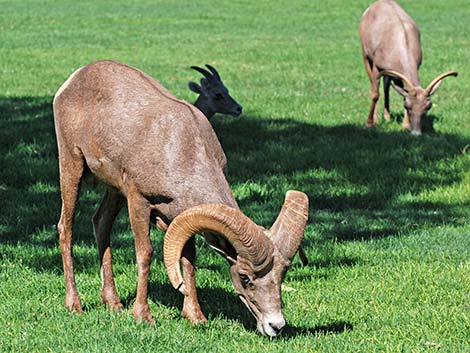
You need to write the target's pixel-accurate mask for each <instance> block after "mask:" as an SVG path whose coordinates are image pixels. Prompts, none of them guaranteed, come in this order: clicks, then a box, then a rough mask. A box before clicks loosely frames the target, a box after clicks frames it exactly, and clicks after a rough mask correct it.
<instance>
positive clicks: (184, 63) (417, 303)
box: [0, 0, 470, 353]
mask: <svg viewBox="0 0 470 353" xmlns="http://www.w3.org/2000/svg"><path fill="white" fill-rule="evenodd" d="M400 3H401V4H402V6H403V7H404V8H405V9H406V10H407V12H408V13H409V14H410V15H411V16H412V17H413V18H414V19H415V20H416V21H417V23H418V25H419V26H420V28H421V32H422V36H421V38H422V46H423V52H424V61H423V65H422V67H421V70H420V72H421V80H422V85H423V86H426V85H427V84H428V83H429V82H430V81H431V80H432V79H433V78H434V77H435V76H437V75H438V74H440V73H442V72H444V71H448V70H457V71H459V77H457V78H447V79H446V80H445V81H444V83H443V85H442V87H441V88H440V90H439V92H438V93H437V94H436V95H435V96H433V103H434V106H433V108H432V110H431V111H430V116H429V119H428V122H429V124H428V126H429V127H428V132H427V133H425V134H424V135H423V136H421V137H419V138H416V137H413V136H411V135H410V134H409V133H407V132H404V131H402V130H401V127H400V126H401V125H400V120H401V119H402V117H403V108H402V99H401V98H400V97H399V96H398V94H396V93H395V92H392V93H391V101H392V102H391V103H392V106H391V108H392V113H393V117H394V121H392V122H390V123H384V122H382V123H381V124H380V126H378V127H376V128H373V129H371V130H366V129H365V128H364V122H365V119H366V116H367V112H368V109H369V104H370V93H369V81H368V78H367V76H366V73H365V70H364V67H363V63H362V58H361V52H360V43H359V35H358V24H359V20H360V17H361V15H362V13H363V11H364V10H365V8H366V7H367V6H368V4H369V1H368V0H367V1H366V0H358V1H348V0H336V1H326V2H325V1H318V0H291V1H289V2H287V3H286V2H282V1H266V0H260V1H248V0H238V1H198V2H193V3H191V4H186V5H183V2H177V1H169V0H167V1H150V0H142V1H138V2H128V1H127V2H126V1H90V0H85V1H70V0H63V1H60V2H59V1H51V0H44V1H38V0H23V1H13V0H0V8H1V9H2V11H1V13H0V33H1V41H0V43H1V48H0V351H1V352H9V351H14V352H48V351H52V352H63V351H67V352H144V351H149V352H234V351H239V352H437V351H439V352H453V353H454V352H470V147H469V146H470V116H469V111H470V96H469V94H468V92H469V91H470V80H469V79H468V77H469V75H470V64H469V63H470V62H469V58H470V27H469V23H470V7H469V6H468V0H449V1H445V2H443V1H438V0H426V1H425V0H419V1H411V0H406V1H405V0H403V1H400ZM98 59H114V60H118V61H121V62H125V63H127V64H130V65H133V66H136V67H138V68H140V69H142V70H144V71H145V72H147V73H149V74H150V75H152V76H153V77H155V78H156V79H158V80H159V81H160V82H162V83H163V84H164V85H165V86H166V87H167V88H168V89H169V90H170V91H172V92H173V93H174V94H175V95H176V96H178V97H181V98H183V99H185V100H188V101H190V102H193V101H194V100H195V95H194V94H193V93H191V92H190V91H189V89H187V82H188V81H189V80H197V79H199V77H200V75H199V74H198V73H196V72H194V71H192V70H189V66H190V65H199V66H202V65H204V64H205V63H210V64H212V65H214V66H215V67H216V68H217V69H218V70H219V72H220V73H221V75H222V78H223V79H224V80H225V83H226V85H227V86H228V87H229V89H230V90H231V93H232V95H233V96H234V98H235V99H236V100H237V101H238V102H240V104H242V105H243V107H244V114H243V115H242V116H241V117H240V118H231V117H224V116H217V117H215V118H214V129H215V131H216V133H217V134H218V136H219V138H220V141H221V143H222V145H223V147H224V149H225V151H226V154H227V157H228V163H229V176H228V179H229V182H230V184H231V187H232V190H233V192H234V195H235V196H236V199H237V201H238V202H239V205H240V207H241V208H242V210H243V211H244V212H245V213H246V214H247V215H248V216H250V217H251V218H252V219H253V220H254V221H256V222H257V223H258V224H261V225H264V226H270V225H271V223H272V222H273V221H274V219H275V217H276V216H277V214H278V212H279V209H280V207H281V204H282V201H283V197H284V194H285V192H286V190H288V189H292V188H293V189H298V190H302V191H304V192H306V193H307V194H308V195H309V197H310V201H311V207H310V220H309V224H308V226H307V229H306V233H305V239H304V242H303V245H304V249H305V250H306V252H307V255H308V256H309V258H310V260H311V264H310V265H309V266H308V267H302V265H301V263H300V260H299V259H298V258H296V259H295V261H294V263H293V266H292V268H291V270H290V271H289V272H288V273H287V277H286V280H285V289H284V292H283V299H284V316H285V319H286V321H287V323H288V326H287V327H286V328H285V330H284V333H283V335H282V336H281V337H280V338H278V339H274V340H270V339H267V338H265V337H262V336H260V335H259V334H258V333H257V332H256V327H255V320H254V318H252V317H251V315H250V314H249V312H248V311H247V309H246V308H245V307H244V306H243V304H242V303H241V302H240V301H239V299H238V298H237V297H236V295H235V293H234V290H233V287H232V284H231V281H230V277H229V268H228V266H227V265H226V263H225V261H224V260H223V259H222V258H221V257H219V256H218V255H217V254H215V253H214V252H213V251H211V250H210V249H208V247H207V246H205V244H204V243H203V241H201V240H199V241H198V254H199V257H198V278H197V281H198V282H197V283H198V290H199V298H200V301H201V305H202V308H203V310H204V312H205V313H206V315H207V316H208V319H209V323H208V324H207V325H204V326H191V325H190V324H189V323H188V322H187V321H186V320H184V319H182V318H181V317H180V312H181V307H182V296H181V295H180V294H179V293H178V292H177V291H175V290H174V289H173V288H172V287H171V286H170V283H169V280H168V278H167V275H166V273H165V269H164V266H163V261H162V239H163V233H161V232H160V231H158V230H156V229H153V230H152V242H153V244H154V249H155V256H154V261H153V264H152V272H151V282H150V298H149V301H150V307H151V311H152V314H153V315H154V318H155V321H156V323H155V325H153V326H150V325H147V324H137V323H135V321H134V319H133V317H132V305H133V302H134V298H135V291H136V280H137V269H136V266H135V252H134V248H133V237H132V233H131V231H130V226H129V224H128V220H127V214H126V213H125V212H123V213H122V215H121V217H120V218H119V219H118V221H117V223H116V225H115V228H114V231H115V233H114V237H113V249H114V250H113V251H114V253H113V254H114V264H115V268H114V270H115V274H116V282H117V288H118V292H119V295H120V297H121V299H122V301H123V303H124V304H125V307H126V310H125V311H124V312H122V313H118V314H116V313H109V312H108V311H107V310H106V309H105V308H104V307H103V306H102V305H101V303H100V299H99V291H100V275H99V261H98V256H97V251H96V246H95V243H94V238H93V234H92V227H91V222H90V219H91V216H92V214H93V213H94V211H95V209H96V208H97V206H98V204H99V202H100V198H101V194H102V191H103V189H102V187H97V188H91V187H88V186H85V187H84V188H83V189H82V193H81V198H80V205H79V209H78V212H77V214H76V221H75V228H74V231H75V233H74V236H75V239H74V244H75V248H74V253H75V254H74V255H75V263H76V276H77V286H78V290H79V292H80V294H81V299H82V304H83V305H84V309H85V313H84V314H83V315H77V314H72V313H69V312H68V311H66V310H65V308H64V305H63V302H64V297H65V295H64V293H65V290H64V279H63V270H62V262H61V255H60V249H59V246H58V237H57V232H56V227H55V224H56V223H57V221H58V219H59V213H60V193H59V185H58V163H57V148H56V141H55V134H54V126H53V116H52V106H51V103H52V97H53V95H54V94H55V92H56V90H57V89H58V87H59V86H60V85H61V84H62V83H63V82H64V81H65V79H66V78H67V77H68V76H69V75H70V74H71V73H72V72H73V71H74V70H75V69H76V68H78V67H80V66H82V65H84V64H86V63H88V62H91V61H93V60H98ZM382 104H383V101H382V100H381V101H380V102H379V107H382V106H383V105H382ZM431 123H433V127H431V125H432V124H431Z"/></svg>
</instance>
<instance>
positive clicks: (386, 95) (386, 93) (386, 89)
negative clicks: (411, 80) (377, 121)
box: [384, 76, 391, 121]
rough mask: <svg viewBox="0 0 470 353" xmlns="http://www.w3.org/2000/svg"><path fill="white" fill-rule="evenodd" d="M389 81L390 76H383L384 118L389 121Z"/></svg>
mask: <svg viewBox="0 0 470 353" xmlns="http://www.w3.org/2000/svg"><path fill="white" fill-rule="evenodd" d="M390 83H391V78H390V77H388V76H385V77H384V119H385V120H386V121H390Z"/></svg>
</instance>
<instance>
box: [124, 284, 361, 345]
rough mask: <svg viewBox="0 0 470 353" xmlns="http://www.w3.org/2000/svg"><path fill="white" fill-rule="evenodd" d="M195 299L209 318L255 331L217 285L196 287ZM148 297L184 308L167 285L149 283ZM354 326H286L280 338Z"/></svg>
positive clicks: (237, 302) (250, 319)
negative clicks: (223, 320)
mask: <svg viewBox="0 0 470 353" xmlns="http://www.w3.org/2000/svg"><path fill="white" fill-rule="evenodd" d="M197 291H198V299H199V302H200V304H201V308H202V311H203V312H204V314H205V315H206V317H207V318H208V320H213V319H214V318H221V319H225V320H233V321H238V322H240V323H241V324H242V325H243V327H244V328H245V329H246V330H247V331H251V332H257V328H256V319H255V318H254V317H253V316H252V315H251V314H250V313H249V311H248V309H247V308H246V307H245V306H244V305H243V303H242V302H241V301H240V299H239V298H238V297H237V296H236V295H235V294H233V293H228V292H226V291H225V290H223V289H219V288H198V290H197ZM149 296H150V298H151V299H152V300H153V301H154V302H159V303H161V304H163V305H165V306H167V307H173V308H177V310H178V311H181V310H182V308H183V295H182V294H180V293H179V292H178V291H176V290H175V289H174V288H173V287H172V286H171V285H169V284H161V283H151V284H150V286H149ZM133 300H134V296H132V295H131V296H129V297H127V298H125V299H124V301H123V303H124V305H125V307H129V306H130V305H131V303H132V302H133ZM352 328H353V326H352V325H351V324H350V323H346V322H334V323H331V324H326V325H320V326H313V327H305V326H303V327H296V326H291V325H286V327H285V328H284V329H283V331H282V334H281V336H280V337H281V338H284V339H291V338H295V337H297V336H305V335H309V334H310V335H311V334H326V333H342V332H344V331H346V330H351V329H352Z"/></svg>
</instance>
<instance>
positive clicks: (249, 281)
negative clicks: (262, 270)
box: [240, 275, 255, 289]
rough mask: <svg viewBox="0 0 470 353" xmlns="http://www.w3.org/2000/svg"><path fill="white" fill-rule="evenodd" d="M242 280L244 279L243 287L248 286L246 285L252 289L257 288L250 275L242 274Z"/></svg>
mask: <svg viewBox="0 0 470 353" xmlns="http://www.w3.org/2000/svg"><path fill="white" fill-rule="evenodd" d="M240 280H241V281H242V284H243V288H246V287H248V288H250V289H254V288H255V285H254V283H253V282H251V280H250V277H248V276H247V275H240Z"/></svg>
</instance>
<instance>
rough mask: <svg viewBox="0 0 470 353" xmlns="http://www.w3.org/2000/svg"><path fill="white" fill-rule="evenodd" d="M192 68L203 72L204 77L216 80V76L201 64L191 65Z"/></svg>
mask: <svg viewBox="0 0 470 353" xmlns="http://www.w3.org/2000/svg"><path fill="white" fill-rule="evenodd" d="M191 69H193V70H196V71H197V72H199V73H201V74H203V75H204V77H205V78H207V80H208V81H214V76H212V75H211V73H210V72H209V71H207V70H206V69H203V68H202V67H199V66H191Z"/></svg>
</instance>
